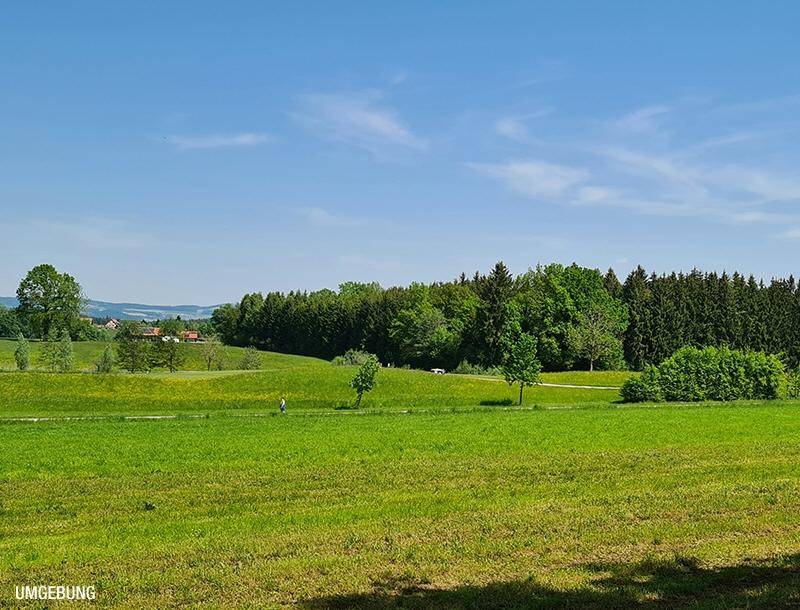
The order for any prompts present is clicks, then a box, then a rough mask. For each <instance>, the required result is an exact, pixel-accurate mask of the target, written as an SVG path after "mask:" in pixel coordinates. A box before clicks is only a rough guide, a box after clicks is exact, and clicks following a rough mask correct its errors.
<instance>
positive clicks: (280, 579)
mask: <svg viewBox="0 0 800 610" xmlns="http://www.w3.org/2000/svg"><path fill="white" fill-rule="evenodd" d="M235 378H236V377H233V378H230V379H235ZM0 443H2V447H3V451H2V454H0V551H1V552H0V557H1V559H0V596H6V597H5V599H0V604H1V603H3V602H4V601H6V602H8V601H9V599H10V597H9V596H10V595H11V591H13V585H14V584H19V583H32V582H33V583H39V582H44V583H50V582H55V583H64V582H66V583H84V584H95V585H96V586H97V587H98V600H99V603H100V604H102V605H115V604H118V605H121V606H125V607H131V608H133V607H168V606H179V605H194V604H211V605H213V606H226V607H227V606H253V605H255V606H260V607H300V608H399V607H403V608H532V607H553V606H557V607H565V606H572V607H620V608H621V607H636V606H638V607H646V608H652V607H676V606H690V605H691V606H694V604H695V603H697V604H698V607H719V608H728V607H744V606H748V607H775V606H781V605H788V604H797V603H800V597H798V596H799V595H800V590H799V587H800V520H798V518H797V514H798V511H800V407H799V406H798V405H797V404H796V403H789V402H783V403H771V404H763V405H759V404H745V405H724V406H722V405H714V406H691V407H685V406H669V407H659V408H655V409H654V408H641V407H626V408H614V407H609V408H603V409H565V410H536V411H522V412H520V411H504V410H496V409H495V410H492V409H484V410H482V411H473V412H461V413H447V412H438V413H431V412H429V413H415V414H407V415H400V414H386V413H383V414H380V413H376V414H369V415H364V416H359V417H352V416H344V415H342V414H332V415H329V416H322V413H319V414H317V415H313V414H311V415H309V414H305V415H299V414H289V415H288V416H285V417H261V418H258V417H255V418H253V417H244V418H243V417H226V416H214V417H211V418H208V419H191V420H187V419H177V420H158V421H118V420H101V421H69V422H48V423H36V424H32V423H13V424H12V423H4V424H0Z"/></svg>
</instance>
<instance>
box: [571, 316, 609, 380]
mask: <svg viewBox="0 0 800 610" xmlns="http://www.w3.org/2000/svg"><path fill="white" fill-rule="evenodd" d="M567 341H568V342H569V344H570V346H571V347H572V349H573V350H574V351H575V353H576V354H577V355H578V356H580V357H581V358H585V359H587V360H588V361H589V370H590V371H593V370H594V363H595V362H597V361H598V360H600V359H602V358H604V357H606V356H609V355H611V354H613V353H614V350H620V346H621V342H620V340H619V339H618V338H617V337H616V336H615V334H614V323H613V321H612V320H611V318H610V317H609V316H608V314H607V313H606V312H605V311H603V310H602V309H599V308H593V309H590V310H589V311H587V312H585V313H583V314H581V315H580V318H579V321H578V324H577V325H576V326H573V327H571V328H570V329H569V331H568V334H567Z"/></svg>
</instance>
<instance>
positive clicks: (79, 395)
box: [0, 346, 627, 417]
mask: <svg viewBox="0 0 800 610" xmlns="http://www.w3.org/2000/svg"><path fill="white" fill-rule="evenodd" d="M192 347H195V348H196V347H197V346H192ZM230 349H237V348H230ZM261 358H262V370H259V371H219V372H217V371H212V372H206V371H181V372H178V373H174V374H172V373H165V372H155V373H148V374H141V375H130V374H126V373H119V374H112V375H97V374H89V373H84V374H80V373H74V374H69V375H60V374H54V373H47V372H43V371H31V372H27V373H17V372H7V373H3V374H0V397H3V399H2V402H0V417H10V416H15V417H19V416H38V417H44V416H55V415H125V414H139V415H144V414H174V413H183V414H198V413H220V412H249V411H258V412H264V411H274V410H275V408H276V406H277V404H278V402H279V401H280V398H281V396H285V397H286V399H287V402H288V404H289V408H290V409H291V410H292V411H306V410H319V409H346V408H348V407H349V406H350V405H352V403H353V402H354V398H355V394H354V392H353V390H352V389H351V388H350V387H349V386H348V382H349V381H350V379H352V377H353V375H354V374H355V371H356V369H357V367H351V366H333V365H331V364H330V363H329V362H326V361H324V360H318V359H316V358H305V357H302V356H289V355H285V354H274V353H270V352H263V353H262V356H261ZM621 374H622V375H627V373H621ZM562 375H563V374H561V373H552V374H545V375H544V376H543V379H544V380H545V381H550V380H554V381H556V382H558V380H559V379H561V378H562ZM569 375H570V376H569V377H568V378H567V379H569V380H573V381H574V380H575V379H579V380H580V381H581V382H582V383H587V384H588V385H616V381H617V378H618V377H619V375H620V373H616V372H613V371H611V372H597V373H591V374H590V373H580V372H577V373H570V374H569ZM517 397H518V389H516V388H512V387H510V386H508V384H506V383H505V382H503V381H502V380H497V379H487V378H479V377H470V376H459V375H433V374H431V373H429V372H424V371H409V370H403V369H382V370H381V371H380V373H379V374H378V385H377V388H376V389H375V390H374V391H373V392H371V393H369V394H368V395H367V396H366V398H365V399H364V403H363V407H364V408H365V409H372V410H376V409H387V410H407V409H443V408H444V409H446V408H454V407H473V406H492V407H509V406H512V405H515V404H516V401H517ZM618 399H619V395H618V392H617V391H615V390H584V389H576V388H550V387H535V388H527V389H526V391H525V404H526V405H527V406H535V405H560V404H570V405H587V406H588V405H607V404H610V403H611V402H613V401H616V400H618Z"/></svg>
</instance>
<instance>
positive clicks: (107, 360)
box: [94, 345, 115, 373]
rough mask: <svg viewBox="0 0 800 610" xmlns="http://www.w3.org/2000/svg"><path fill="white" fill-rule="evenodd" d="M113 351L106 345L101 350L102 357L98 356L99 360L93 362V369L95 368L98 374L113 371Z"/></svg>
mask: <svg viewBox="0 0 800 610" xmlns="http://www.w3.org/2000/svg"><path fill="white" fill-rule="evenodd" d="M114 360H115V358H114V350H113V349H112V347H111V346H110V345H106V348H105V349H104V350H103V353H102V355H101V356H100V360H98V361H97V362H95V364H94V365H95V367H96V368H97V372H98V373H110V372H111V371H113V370H114Z"/></svg>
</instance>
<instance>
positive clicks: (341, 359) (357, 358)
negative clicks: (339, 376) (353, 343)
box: [331, 349, 374, 366]
mask: <svg viewBox="0 0 800 610" xmlns="http://www.w3.org/2000/svg"><path fill="white" fill-rule="evenodd" d="M372 357H374V356H373V355H372V354H370V353H369V352H363V351H361V350H357V349H349V350H347V351H346V352H345V353H344V354H342V355H341V356H336V358H334V359H333V360H331V364H332V365H334V366H361V365H362V364H364V363H365V362H366V361H367V360H369V359H370V358H372Z"/></svg>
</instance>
